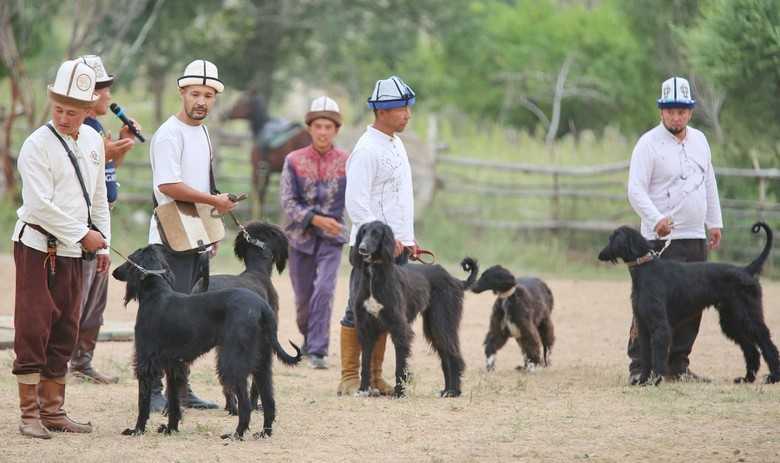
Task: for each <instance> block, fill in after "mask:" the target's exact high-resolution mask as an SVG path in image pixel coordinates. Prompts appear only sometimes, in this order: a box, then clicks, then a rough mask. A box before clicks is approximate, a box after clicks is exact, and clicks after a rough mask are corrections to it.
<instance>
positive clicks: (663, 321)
mask: <svg viewBox="0 0 780 463" xmlns="http://www.w3.org/2000/svg"><path fill="white" fill-rule="evenodd" d="M762 228H763V229H764V231H765V232H766V245H765V246H764V250H763V251H762V252H761V254H760V255H759V256H758V257H757V258H756V259H755V260H754V261H753V262H751V263H750V264H749V265H747V266H746V267H738V266H736V265H731V264H722V263H712V262H691V263H685V262H675V261H672V260H661V259H658V258H657V256H656V253H654V252H652V250H651V247H650V243H648V242H647V240H645V239H644V237H642V235H641V234H640V233H639V232H638V231H637V230H635V229H633V228H630V227H620V228H618V229H617V230H615V231H614V232H613V233H612V235H610V237H609V244H607V246H606V247H605V248H604V249H603V250H602V251H601V253H599V260H601V261H611V262H613V263H616V262H617V260H618V259H622V260H623V261H624V262H625V263H626V264H628V266H629V272H630V273H631V302H632V306H633V310H634V317H635V318H636V321H637V326H638V328H639V346H640V352H641V363H642V372H641V375H640V378H639V382H638V383H639V384H647V383H648V382H649V381H651V379H652V382H653V383H654V384H658V383H659V382H660V381H661V379H662V378H663V375H664V374H666V372H667V360H668V356H669V346H670V343H671V333H672V330H671V327H672V326H674V325H676V324H677V323H678V322H680V321H681V320H685V319H687V318H689V317H690V316H691V315H693V314H694V313H696V312H701V311H702V310H704V309H706V308H707V307H710V306H714V307H715V308H716V309H717V311H718V314H719V315H720V327H721V330H722V331H723V334H725V335H726V336H727V337H728V338H729V339H731V340H733V341H734V342H735V343H737V344H738V345H739V347H740V348H741V349H742V354H743V355H744V357H745V365H746V370H747V371H746V372H745V376H744V377H740V378H737V379H736V380H735V382H746V383H752V382H753V381H755V379H756V373H757V372H758V368H759V366H760V363H761V358H760V354H762V355H763V356H764V361H766V364H767V366H768V367H769V375H768V376H767V377H766V382H767V383H776V382H778V381H780V358H778V352H777V347H776V346H775V344H774V343H773V342H772V338H771V336H770V333H769V328H768V327H767V326H766V323H765V322H764V309H763V306H762V294H761V285H760V283H759V281H758V274H759V273H760V272H761V268H762V267H763V265H764V261H766V259H767V256H769V251H770V249H771V248H772V230H771V229H770V228H769V226H768V225H767V224H765V223H763V222H759V223H756V224H755V225H753V233H758V232H759V231H761V229H762ZM759 350H760V354H759ZM651 371H652V373H653V374H654V375H655V376H654V377H652V378H651Z"/></svg>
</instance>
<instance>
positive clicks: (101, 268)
mask: <svg viewBox="0 0 780 463" xmlns="http://www.w3.org/2000/svg"><path fill="white" fill-rule="evenodd" d="M96 264H97V269H96V270H97V272H98V273H103V272H105V271H107V270H108V267H109V266H110V265H111V256H109V255H108V254H98V255H97V262H96Z"/></svg>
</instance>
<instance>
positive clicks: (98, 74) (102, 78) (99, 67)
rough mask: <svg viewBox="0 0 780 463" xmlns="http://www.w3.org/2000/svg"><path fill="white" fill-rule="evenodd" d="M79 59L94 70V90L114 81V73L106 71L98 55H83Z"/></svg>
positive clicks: (107, 85) (109, 84)
mask: <svg viewBox="0 0 780 463" xmlns="http://www.w3.org/2000/svg"><path fill="white" fill-rule="evenodd" d="M79 59H80V60H81V61H83V62H84V64H86V65H87V66H89V67H91V68H92V70H93V71H95V79H96V80H95V90H99V89H101V88H106V87H110V86H111V84H113V83H114V75H113V74H109V73H108V71H106V67H105V66H103V60H101V59H100V57H99V56H98V55H84V56H82V57H80V58H79Z"/></svg>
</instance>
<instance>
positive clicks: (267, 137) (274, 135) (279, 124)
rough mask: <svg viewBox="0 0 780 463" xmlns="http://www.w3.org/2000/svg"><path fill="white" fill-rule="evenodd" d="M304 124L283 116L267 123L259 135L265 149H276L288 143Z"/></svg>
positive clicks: (259, 142) (260, 143) (258, 138)
mask: <svg viewBox="0 0 780 463" xmlns="http://www.w3.org/2000/svg"><path fill="white" fill-rule="evenodd" d="M302 127H303V126H302V125H301V124H300V123H298V122H290V121H287V120H285V119H281V118H273V119H271V120H269V121H268V122H266V123H265V125H264V126H263V129H262V130H261V131H260V133H259V134H258V137H257V141H258V144H259V145H260V146H262V147H263V149H271V150H273V149H276V148H279V147H280V146H282V145H284V144H285V143H287V141H288V140H289V139H290V138H292V137H293V136H295V134H296V133H298V131H299V130H300V129H301V128H302Z"/></svg>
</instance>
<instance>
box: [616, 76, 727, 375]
mask: <svg viewBox="0 0 780 463" xmlns="http://www.w3.org/2000/svg"><path fill="white" fill-rule="evenodd" d="M694 105H695V100H694V99H693V94H692V92H691V87H690V84H689V83H688V81H687V80H686V79H683V78H681V77H672V78H670V79H668V80H666V81H665V82H664V83H663V84H662V86H661V98H660V99H659V100H658V107H659V108H660V115H661V123H660V124H659V125H658V126H656V127H655V128H653V129H651V130H649V131H648V132H646V133H645V134H644V135H642V137H641V138H640V139H639V141H638V142H637V144H636V146H635V147H634V152H633V154H632V155H631V165H630V169H629V179H628V199H629V202H630V203H631V206H632V207H633V208H634V210H635V211H636V212H637V214H639V216H640V218H641V222H642V224H641V230H642V235H643V236H644V237H645V238H646V239H648V240H649V241H650V242H651V244H652V245H653V246H654V247H655V249H656V250H657V251H659V252H660V251H661V250H662V249H663V248H664V245H665V244H666V243H667V241H670V243H669V244H668V247H667V248H666V249H665V250H663V253H662V254H661V258H663V259H675V260H680V261H685V262H699V261H706V260H707V249H708V248H709V249H717V248H718V247H719V246H720V240H721V229H722V228H723V220H722V218H721V211H720V200H719V199H718V186H717V184H716V182H715V169H714V168H713V167H712V155H711V153H710V147H709V144H708V143H707V138H706V137H705V136H704V134H703V133H702V132H700V131H699V130H696V129H694V128H693V127H689V126H688V122H689V121H690V120H691V116H692V115H693V107H694ZM700 323H701V313H698V314H697V315H696V316H694V317H693V318H691V319H689V320H686V321H685V322H683V323H681V324H679V325H678V326H673V327H672V346H671V349H670V352H669V371H670V378H668V379H684V380H699V381H706V379H705V378H701V377H699V376H698V375H696V374H694V373H693V372H691V371H690V369H689V368H688V365H689V363H690V361H689V359H688V356H689V355H690V353H691V350H692V349H693V344H694V342H695V341H696V336H697V335H698V333H699V325H700ZM628 355H629V357H630V358H631V363H630V365H629V372H630V379H631V381H632V382H634V381H635V380H636V379H637V378H638V375H639V373H640V370H641V364H640V356H639V342H638V340H637V331H636V326H635V323H632V328H631V332H630V335H629V342H628Z"/></svg>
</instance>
